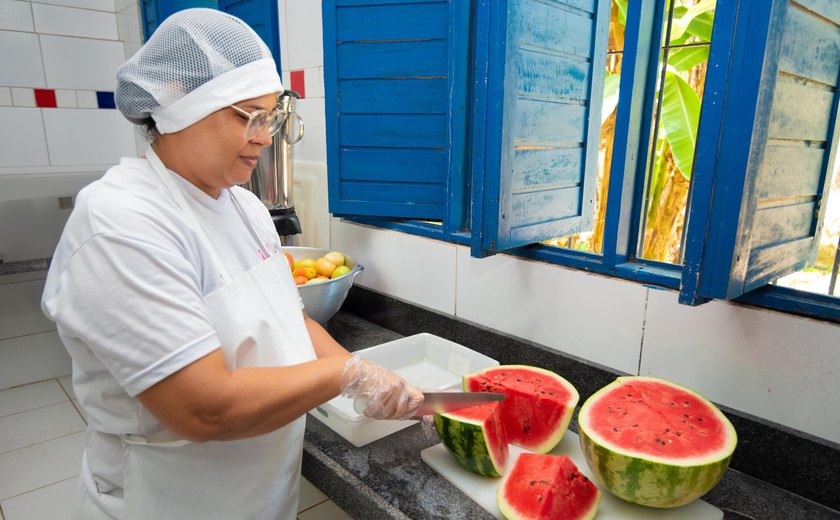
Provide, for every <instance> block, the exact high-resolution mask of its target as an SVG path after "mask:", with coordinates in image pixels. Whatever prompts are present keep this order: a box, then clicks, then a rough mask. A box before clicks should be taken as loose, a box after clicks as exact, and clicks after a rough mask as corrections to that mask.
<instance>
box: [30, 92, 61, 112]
mask: <svg viewBox="0 0 840 520" xmlns="http://www.w3.org/2000/svg"><path fill="white" fill-rule="evenodd" d="M34 90H35V106H36V107H38V108H55V107H57V106H58V103H56V101H55V90H52V89H44V88H36V89H34Z"/></svg>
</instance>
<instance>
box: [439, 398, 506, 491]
mask: <svg viewBox="0 0 840 520" xmlns="http://www.w3.org/2000/svg"><path fill="white" fill-rule="evenodd" d="M499 405H500V403H498V402H493V403H487V404H481V405H478V406H472V407H470V408H463V409H461V410H457V411H454V412H445V413H437V414H435V428H437V432H438V435H439V436H440V440H441V442H443V445H444V446H446V449H447V450H449V453H451V454H452V455H453V456H454V457H455V458H456V459H458V462H459V463H460V464H461V465H462V466H463V467H465V468H467V469H468V470H470V471H472V472H474V473H478V474H479V475H487V476H490V477H501V476H502V473H504V471H505V464H507V459H508V441H507V437H505V430H504V428H503V427H502V422H501V419H500V416H499Z"/></svg>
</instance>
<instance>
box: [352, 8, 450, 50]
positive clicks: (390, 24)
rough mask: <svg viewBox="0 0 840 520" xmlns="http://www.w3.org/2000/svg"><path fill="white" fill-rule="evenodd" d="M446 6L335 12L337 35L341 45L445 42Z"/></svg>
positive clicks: (358, 9) (447, 10)
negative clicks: (387, 41)
mask: <svg viewBox="0 0 840 520" xmlns="http://www.w3.org/2000/svg"><path fill="white" fill-rule="evenodd" d="M448 12H449V5H447V2H445V1H440V2H437V3H434V2H425V3H417V4H385V5H370V6H363V7H357V8H354V9H338V10H337V11H336V17H337V24H336V29H337V34H336V38H337V39H338V41H340V42H353V41H383V40H400V41H405V40H424V39H425V40H429V39H437V40H445V39H446V38H447V36H448V28H447V25H445V24H442V23H440V22H441V20H446V18H447V16H448Z"/></svg>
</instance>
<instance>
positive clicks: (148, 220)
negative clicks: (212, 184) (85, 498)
mask: <svg viewBox="0 0 840 520" xmlns="http://www.w3.org/2000/svg"><path fill="white" fill-rule="evenodd" d="M169 174H170V175H172V177H173V180H174V181H175V182H174V184H175V185H176V186H177V187H178V189H180V190H181V191H182V193H183V194H184V198H185V199H186V201H187V204H188V205H189V206H190V208H191V209H192V210H193V212H194V213H195V215H196V219H197V220H198V222H199V223H200V225H201V227H202V228H203V229H204V231H205V232H206V235H207V236H208V237H209V239H210V242H211V244H212V245H213V247H214V248H215V250H216V252H217V254H218V256H219V259H220V260H221V262H222V264H223V268H224V269H225V270H226V271H227V273H228V275H229V276H230V277H231V278H234V277H236V276H237V275H239V274H241V273H244V272H245V271H247V270H249V269H250V268H251V267H253V266H255V265H256V264H258V263H259V262H261V261H262V260H263V259H265V258H267V257H269V256H271V255H273V254H275V253H278V252H279V251H280V250H281V246H280V239H279V237H278V236H277V232H276V231H275V229H274V225H273V223H272V221H271V217H270V215H269V213H268V211H267V210H266V208H265V206H264V205H263V204H262V202H260V200H259V199H258V198H257V197H256V196H254V195H253V194H252V193H250V192H249V191H247V190H245V189H242V188H240V187H233V188H231V189H229V190H222V192H221V195H220V196H219V198H218V199H213V198H212V197H210V196H209V195H207V194H206V193H204V192H203V191H201V190H200V189H198V188H197V187H195V186H193V185H192V184H190V183H189V182H188V181H186V180H185V179H183V178H182V177H180V176H178V175H176V174H174V173H171V172H169ZM187 222H188V220H187V219H186V218H185V216H184V214H183V212H182V210H181V209H180V208H179V207H178V205H177V204H176V202H175V199H174V197H173V196H172V194H171V193H170V192H169V191H167V189H166V188H165V187H164V186H163V184H162V183H161V181H160V179H159V178H158V176H157V175H156V174H155V172H154V170H153V169H152V167H151V165H150V164H149V162H148V161H146V160H145V159H128V158H127V159H123V160H122V161H121V162H120V164H119V165H117V166H115V167H113V168H111V169H109V170H108V172H107V173H106V174H105V175H104V176H103V177H102V179H100V180H98V181H96V182H94V183H92V184H90V185H89V186H87V187H86V188H84V189H83V190H82V191H81V192H79V195H78V197H77V200H76V207H75V209H74V210H73V213H72V214H71V216H70V219H69V220H68V222H67V225H66V227H65V229H64V232H63V234H62V237H61V240H60V242H59V244H58V247H57V249H56V252H55V255H54V256H53V260H52V264H51V266H50V271H49V274H48V276H47V281H46V286H45V289H44V294H43V298H42V307H43V310H44V313H45V314H46V315H47V317H49V318H50V319H52V320H54V321H55V322H56V323H57V325H58V332H59V335H60V336H61V339H62V341H63V342H64V344H65V346H66V347H67V350H68V352H69V353H70V355H71V357H72V359H73V386H74V390H75V392H76V395H77V397H78V400H79V403H80V405H81V407H82V410H83V411H84V412H85V414H86V417H87V421H88V438H87V444H86V450H87V454H86V456H87V462H88V466H89V469H90V472H91V474H92V476H93V478H94V480H95V482H96V485H97V488H98V489H99V491H100V492H104V493H107V492H109V491H111V490H113V489H115V488H121V487H122V474H121V472H122V468H121V464H120V461H121V451H120V443H119V439H118V438H116V437H114V435H121V434H137V435H154V434H155V433H159V432H161V431H163V427H162V426H161V424H160V423H159V422H158V421H157V420H156V419H155V418H154V417H153V416H152V415H151V414H150V413H149V412H148V411H146V410H145V408H144V407H143V406H141V404H140V402H139V401H138V400H137V399H136V398H135V397H134V396H136V395H137V394H138V393H140V392H142V391H143V390H145V389H147V388H149V387H150V386H152V385H154V384H155V383H157V382H159V381H160V380H162V379H164V378H165V377H167V376H169V375H171V374H173V373H174V372H176V371H178V370H180V369H181V368H183V367H185V366H187V365H189V364H190V363H192V362H194V361H196V360H198V359H200V358H201V357H203V356H206V355H207V354H209V353H210V352H212V351H213V350H215V349H216V348H218V347H219V345H220V342H219V340H218V338H217V337H216V334H215V332H214V330H213V326H212V324H211V323H210V320H209V318H208V316H207V313H206V311H205V308H204V296H205V295H207V294H209V293H211V292H212V291H214V290H215V289H218V288H219V287H221V286H222V285H223V278H222V274H221V272H220V269H219V266H218V265H216V263H215V262H214V257H213V255H212V253H211V252H210V251H209V250H208V249H207V247H206V246H205V245H204V244H205V243H204V242H203V241H202V240H200V239H199V238H198V235H197V233H196V231H195V230H194V229H193V228H191V227H190V226H189V225H188V224H187ZM249 222H250V223H251V225H249V224H248V223H249ZM289 276H291V274H289Z"/></svg>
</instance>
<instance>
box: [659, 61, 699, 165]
mask: <svg viewBox="0 0 840 520" xmlns="http://www.w3.org/2000/svg"><path fill="white" fill-rule="evenodd" d="M699 121H700V98H699V97H698V96H697V93H696V92H695V91H694V89H693V88H691V85H689V84H688V83H687V82H686V81H685V80H684V79H682V78H681V77H680V76H679V75H677V74H676V73H674V72H672V71H670V70H668V71H667V72H666V73H665V92H664V94H663V96H662V119H661V123H662V129H663V130H664V131H665V135H666V136H667V139H668V142H669V143H670V145H671V153H672V154H673V156H674V162H675V163H676V165H677V168H678V169H679V170H680V173H681V174H682V175H683V177H685V178H686V179H690V178H691V170H692V163H693V162H694V147H695V145H696V143H697V124H698V122H699Z"/></svg>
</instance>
